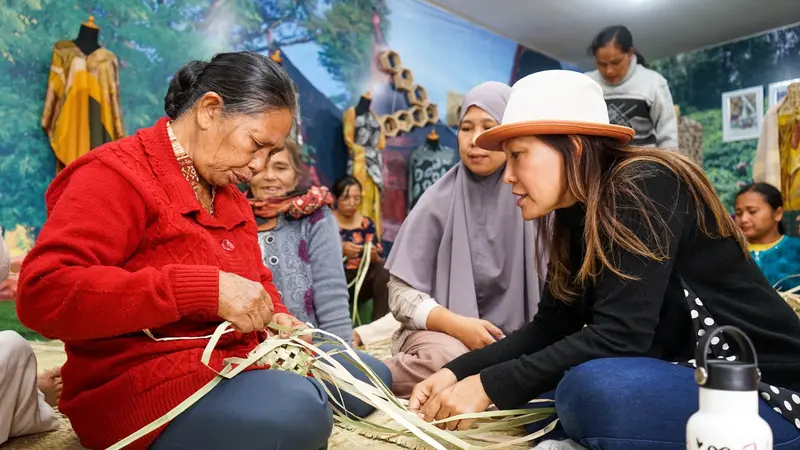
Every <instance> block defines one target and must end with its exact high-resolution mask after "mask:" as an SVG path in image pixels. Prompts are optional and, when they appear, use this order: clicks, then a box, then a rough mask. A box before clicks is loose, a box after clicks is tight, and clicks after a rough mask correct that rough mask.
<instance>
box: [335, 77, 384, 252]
mask: <svg viewBox="0 0 800 450" xmlns="http://www.w3.org/2000/svg"><path fill="white" fill-rule="evenodd" d="M371 103H372V99H371V96H370V94H369V92H367V93H365V94H364V95H363V96H361V98H360V99H359V102H358V104H357V105H356V106H355V107H350V108H348V109H347V110H346V111H345V112H344V117H343V125H344V142H345V144H346V145H347V148H349V149H350V155H349V158H348V161H347V174H348V175H352V176H353V177H355V178H356V179H357V180H358V182H359V183H361V191H362V201H361V207H360V209H359V212H360V213H361V215H363V216H366V217H369V218H370V219H372V221H373V222H375V228H376V230H377V232H378V236H382V235H383V234H382V228H381V191H382V190H383V155H382V150H383V149H384V147H386V136H385V135H384V133H383V129H382V128H381V124H380V122H379V121H378V117H377V116H376V115H375V113H374V112H372V111H371V110H370V108H369V107H370V104H371Z"/></svg>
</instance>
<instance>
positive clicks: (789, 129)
mask: <svg viewBox="0 0 800 450" xmlns="http://www.w3.org/2000/svg"><path fill="white" fill-rule="evenodd" d="M778 148H779V151H780V161H781V194H783V207H784V209H786V210H789V211H795V210H800V83H795V84H791V85H789V89H788V91H787V94H786V99H785V101H784V102H783V103H782V104H781V106H780V107H779V108H778Z"/></svg>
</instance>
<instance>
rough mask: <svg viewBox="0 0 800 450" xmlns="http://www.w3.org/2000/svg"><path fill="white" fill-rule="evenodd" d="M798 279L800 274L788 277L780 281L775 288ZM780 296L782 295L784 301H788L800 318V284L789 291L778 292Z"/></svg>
mask: <svg viewBox="0 0 800 450" xmlns="http://www.w3.org/2000/svg"><path fill="white" fill-rule="evenodd" d="M798 277H800V274H797V275H789V276H788V277H784V278H782V279H781V280H780V281H778V282H777V283H775V286H778V285H780V284H781V283H783V282H784V281H786V280H789V279H792V278H798ZM778 294H780V296H781V297H782V298H783V299H784V300H786V303H788V304H789V306H791V307H792V309H793V310H794V312H796V313H797V315H798V316H800V284H798V285H797V286H795V287H793V288H791V289H789V290H788V291H778Z"/></svg>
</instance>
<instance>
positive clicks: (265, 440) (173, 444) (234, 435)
mask: <svg viewBox="0 0 800 450" xmlns="http://www.w3.org/2000/svg"><path fill="white" fill-rule="evenodd" d="M332 431H333V414H332V411H331V408H330V405H329V404H328V397H327V395H326V394H325V390H324V389H323V388H322V386H321V385H320V384H319V383H318V382H317V381H316V380H312V379H308V378H305V377H301V376H299V375H296V374H293V373H290V372H281V371H278V370H253V371H249V372H244V373H241V374H239V375H237V376H236V377H234V378H233V379H231V380H229V381H226V382H224V383H222V384H220V385H219V386H217V387H216V388H215V389H213V390H212V391H211V392H210V393H209V394H208V395H206V396H205V397H203V398H202V399H201V400H200V401H199V402H198V403H197V404H195V405H194V406H192V407H191V408H190V409H188V410H187V411H186V412H184V413H183V414H181V415H179V416H178V417H177V418H176V419H175V420H173V421H172V423H171V424H170V425H169V426H168V427H167V429H166V430H164V433H163V434H162V435H161V436H160V437H159V438H158V439H157V440H156V442H155V443H154V445H153V446H152V447H151V448H153V450H162V449H164V450H166V449H171V448H206V449H213V450H223V449H228V448H236V449H241V450H256V449H263V448H292V449H298V450H319V449H320V448H323V447H324V446H325V444H326V443H327V441H328V438H329V437H330V434H331V432H332Z"/></svg>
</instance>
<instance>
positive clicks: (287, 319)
mask: <svg viewBox="0 0 800 450" xmlns="http://www.w3.org/2000/svg"><path fill="white" fill-rule="evenodd" d="M272 320H274V321H275V323H277V324H278V325H281V326H284V327H288V328H291V329H292V330H299V329H303V328H308V325H306V324H304V323H303V322H301V321H299V320H298V319H297V318H296V317H295V316H293V315H291V314H286V313H276V314H275V315H274V316H272ZM280 337H282V338H288V337H289V335H288V334H287V333H280ZM298 337H299V338H300V339H302V340H304V341H306V342H308V343H309V344H310V343H311V340H312V338H313V336H311V335H310V334H306V335H303V336H298Z"/></svg>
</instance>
